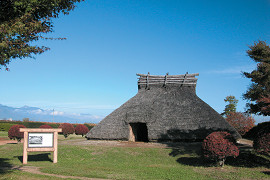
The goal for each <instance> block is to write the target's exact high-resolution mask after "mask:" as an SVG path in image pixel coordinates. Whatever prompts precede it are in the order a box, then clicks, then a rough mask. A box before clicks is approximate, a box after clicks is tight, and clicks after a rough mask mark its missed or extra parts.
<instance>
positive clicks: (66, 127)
mask: <svg viewBox="0 0 270 180" xmlns="http://www.w3.org/2000/svg"><path fill="white" fill-rule="evenodd" d="M58 128H62V132H61V133H60V134H63V135H64V136H65V138H67V137H68V136H69V135H70V134H73V133H74V127H73V125H72V124H70V123H63V124H61V125H60V126H59V127H58Z"/></svg>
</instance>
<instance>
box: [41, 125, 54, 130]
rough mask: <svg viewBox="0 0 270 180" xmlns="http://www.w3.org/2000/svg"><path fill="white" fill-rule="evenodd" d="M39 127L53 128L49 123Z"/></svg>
mask: <svg viewBox="0 0 270 180" xmlns="http://www.w3.org/2000/svg"><path fill="white" fill-rule="evenodd" d="M39 128H43V129H48V128H49V129H51V128H52V127H51V126H49V125H48V124H44V125H41V126H40V127H39Z"/></svg>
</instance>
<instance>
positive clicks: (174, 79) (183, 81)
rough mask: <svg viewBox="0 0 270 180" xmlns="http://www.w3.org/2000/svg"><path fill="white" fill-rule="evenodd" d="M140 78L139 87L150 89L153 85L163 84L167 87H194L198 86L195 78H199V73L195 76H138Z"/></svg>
mask: <svg viewBox="0 0 270 180" xmlns="http://www.w3.org/2000/svg"><path fill="white" fill-rule="evenodd" d="M136 75H137V76H139V77H138V85H145V86H146V87H149V85H153V84H163V85H164V86H166V85H167V84H177V85H181V86H182V85H185V86H194V85H196V84H197V80H198V79H197V78H196V77H195V76H199V73H195V74H188V73H186V74H182V75H169V74H168V73H167V74H166V75H164V76H161V75H150V73H148V74H136Z"/></svg>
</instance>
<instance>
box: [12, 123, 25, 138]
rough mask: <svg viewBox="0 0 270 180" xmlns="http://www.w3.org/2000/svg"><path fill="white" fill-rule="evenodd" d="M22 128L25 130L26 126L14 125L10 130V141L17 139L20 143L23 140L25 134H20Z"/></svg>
mask: <svg viewBox="0 0 270 180" xmlns="http://www.w3.org/2000/svg"><path fill="white" fill-rule="evenodd" d="M20 128H25V126H24V125H18V124H16V125H13V126H11V127H10V128H9V130H8V137H9V139H14V140H15V139H17V141H18V142H20V141H21V139H22V138H23V132H20Z"/></svg>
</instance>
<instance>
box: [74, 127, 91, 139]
mask: <svg viewBox="0 0 270 180" xmlns="http://www.w3.org/2000/svg"><path fill="white" fill-rule="evenodd" d="M88 132H89V129H88V127H86V126H85V125H83V124H78V125H77V126H76V127H75V134H76V135H82V137H83V136H84V135H85V134H87V133H88Z"/></svg>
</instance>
